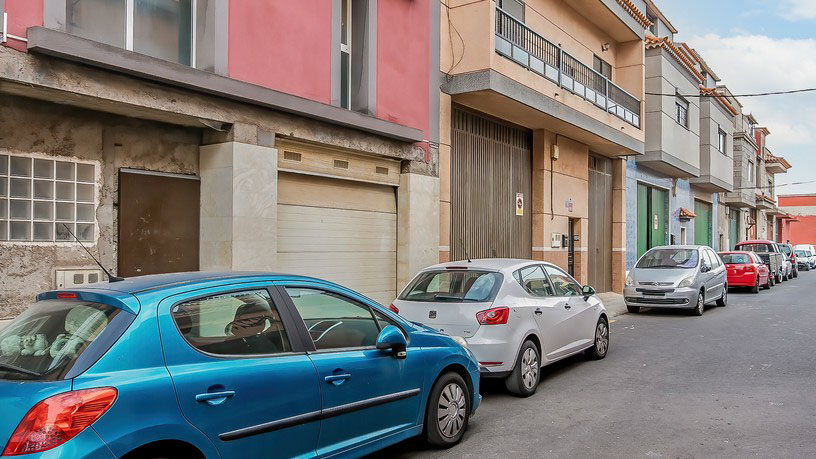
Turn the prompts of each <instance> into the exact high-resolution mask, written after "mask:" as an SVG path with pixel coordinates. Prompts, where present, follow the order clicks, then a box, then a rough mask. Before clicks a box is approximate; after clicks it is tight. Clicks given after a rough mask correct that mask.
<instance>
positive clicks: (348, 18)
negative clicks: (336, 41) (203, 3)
mask: <svg viewBox="0 0 816 459" xmlns="http://www.w3.org/2000/svg"><path fill="white" fill-rule="evenodd" d="M193 1H195V0H193ZM343 3H345V6H346V7H345V8H343ZM351 9H352V0H343V1H341V2H340V15H341V19H340V20H341V24H340V50H339V51H340V68H339V70H340V108H344V109H346V110H351V75H352V72H351V69H352V57H353V56H352V53H351V50H352V42H351V40H352V30H353V25H352V20H353V15H352V13H351ZM343 20H345V24H346V33H345V36H343V27H342V21H343ZM344 41H345V43H344ZM343 54H345V55H347V56H348V67H347V68H346V71H345V72H343ZM344 76H345V77H346V85H345V86H346V101H345V104H344V103H343V96H342V94H343V77H344Z"/></svg>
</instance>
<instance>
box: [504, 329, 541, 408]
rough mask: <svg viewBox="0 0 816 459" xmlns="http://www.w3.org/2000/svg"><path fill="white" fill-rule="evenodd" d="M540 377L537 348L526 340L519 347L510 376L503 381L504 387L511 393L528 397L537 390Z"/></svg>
mask: <svg viewBox="0 0 816 459" xmlns="http://www.w3.org/2000/svg"><path fill="white" fill-rule="evenodd" d="M540 375H541V360H540V357H539V355H538V348H537V347H536V346H535V344H533V342H532V341H530V340H527V341H525V342H524V344H522V345H521V350H519V355H518V357H517V358H516V366H515V367H514V368H513V372H512V373H510V376H508V377H507V379H505V380H504V385H505V387H507V390H509V391H510V392H511V393H513V394H515V395H518V396H521V397H529V396H531V395H533V394H534V393H535V391H536V389H537V388H538V379H539V376H540Z"/></svg>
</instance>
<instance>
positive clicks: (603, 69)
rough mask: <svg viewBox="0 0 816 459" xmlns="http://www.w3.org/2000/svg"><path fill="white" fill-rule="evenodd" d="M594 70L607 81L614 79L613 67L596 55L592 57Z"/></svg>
mask: <svg viewBox="0 0 816 459" xmlns="http://www.w3.org/2000/svg"><path fill="white" fill-rule="evenodd" d="M592 68H593V69H594V70H595V71H596V72H598V73H600V74H601V75H603V76H605V77H606V79H607V80H611V79H612V66H611V65H609V63H608V62H606V61H605V60H603V59H601V58H600V57H598V56H595V55H593V56H592Z"/></svg>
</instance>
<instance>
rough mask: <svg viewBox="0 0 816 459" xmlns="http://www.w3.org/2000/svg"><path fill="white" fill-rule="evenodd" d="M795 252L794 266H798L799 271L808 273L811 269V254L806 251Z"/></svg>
mask: <svg viewBox="0 0 816 459" xmlns="http://www.w3.org/2000/svg"><path fill="white" fill-rule="evenodd" d="M794 252H796V262H797V263H796V264H797V265H798V266H799V269H800V270H802V271H810V268H811V261H810V258H811V253H810V252H809V251H807V250H801V249H797V250H794Z"/></svg>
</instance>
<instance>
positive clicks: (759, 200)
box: [756, 193, 776, 211]
mask: <svg viewBox="0 0 816 459" xmlns="http://www.w3.org/2000/svg"><path fill="white" fill-rule="evenodd" d="M756 208H757V209H760V210H770V211H773V210H774V209H776V202H774V200H773V198H771V197H770V196H768V195H765V194H759V193H757V195H756Z"/></svg>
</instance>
